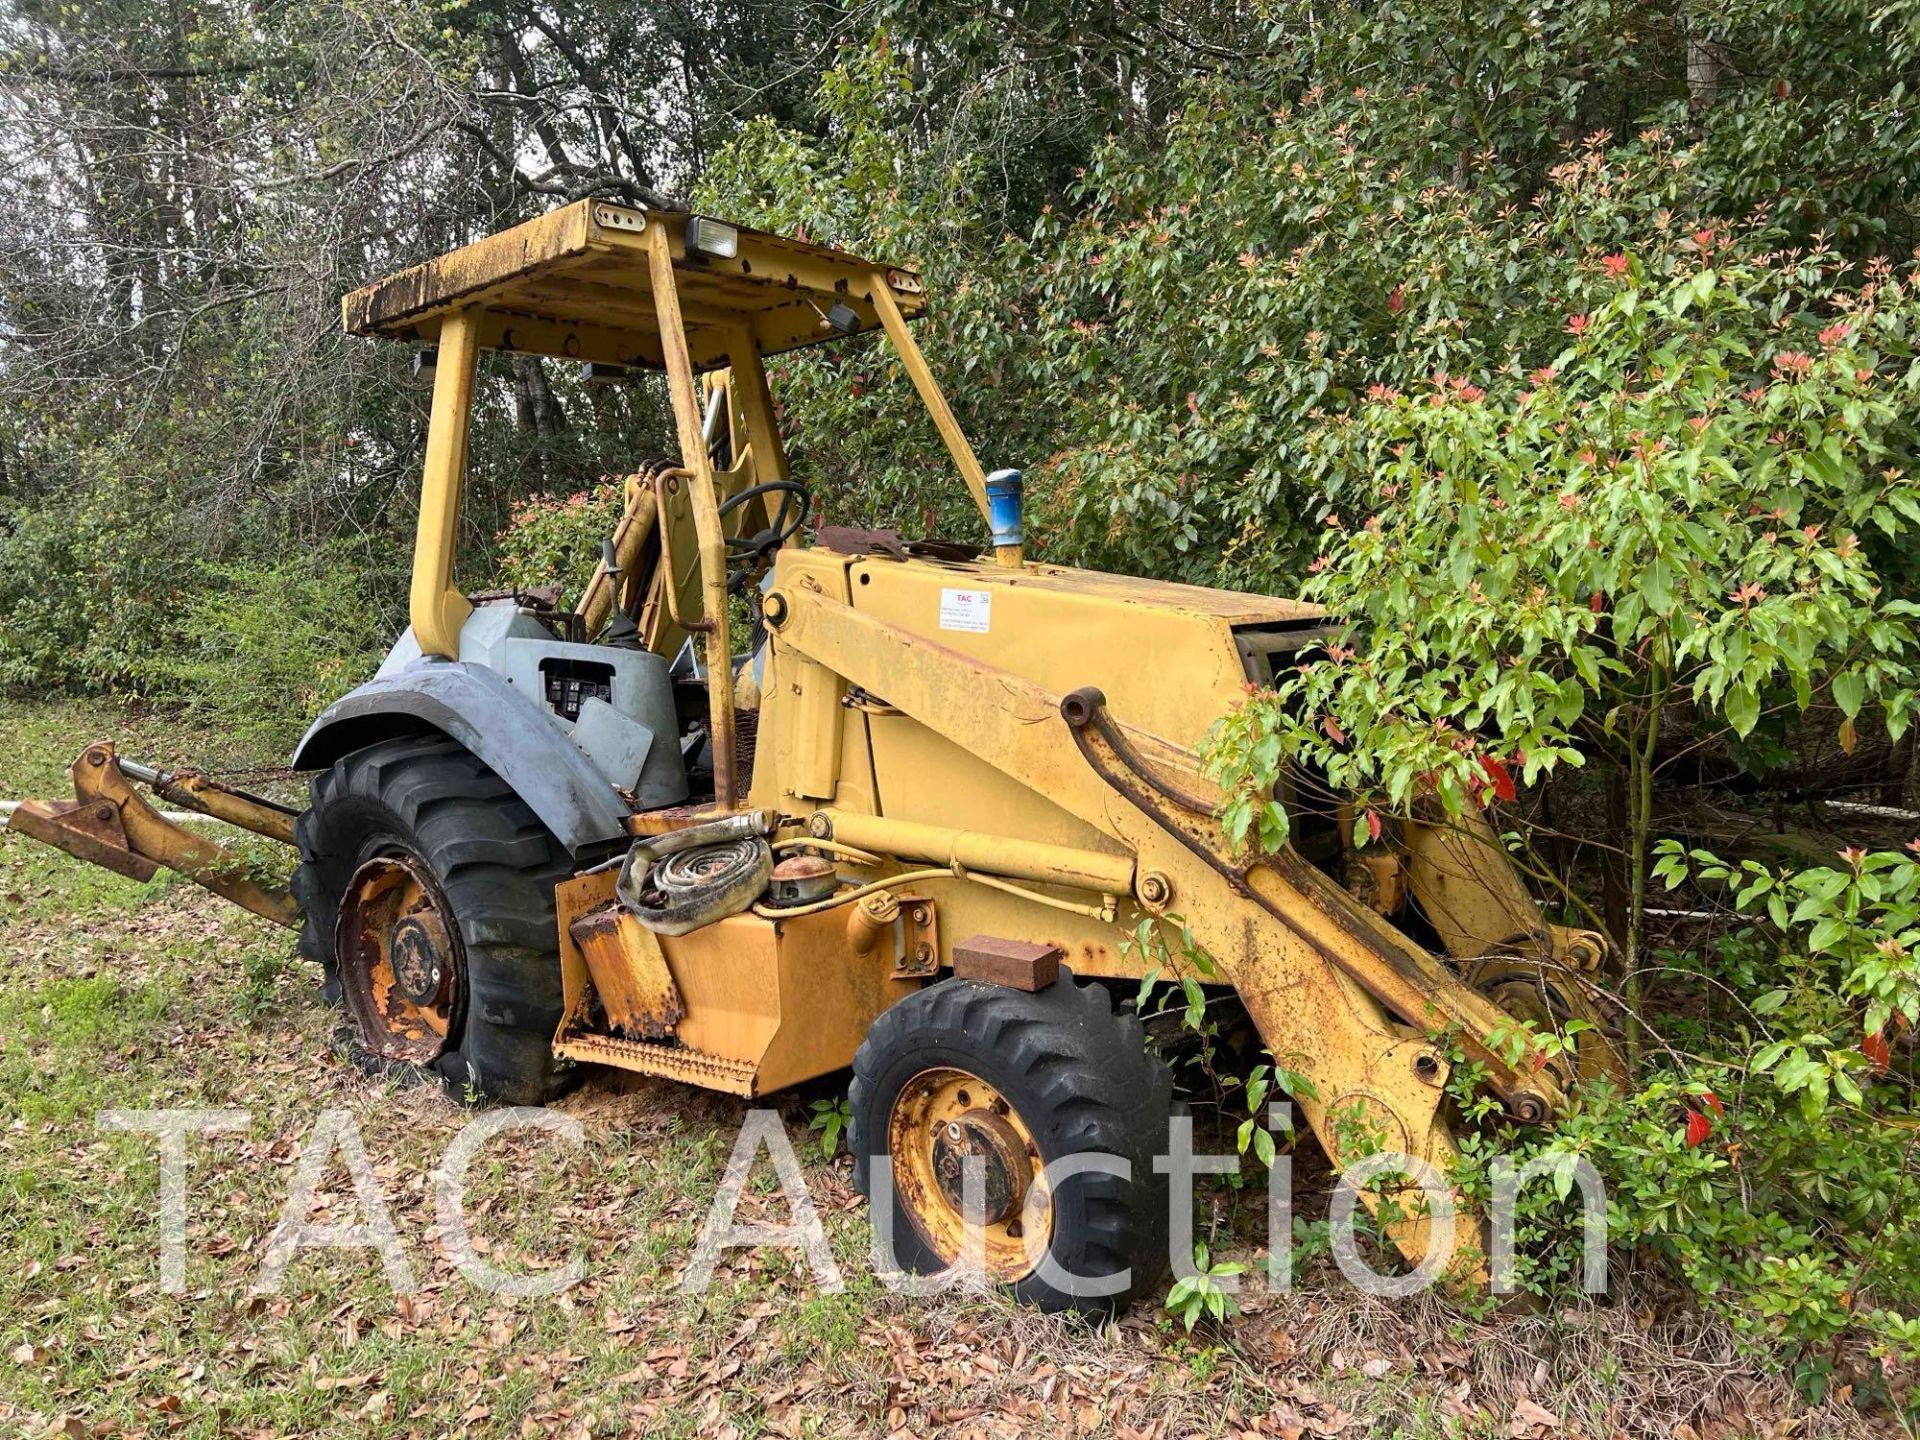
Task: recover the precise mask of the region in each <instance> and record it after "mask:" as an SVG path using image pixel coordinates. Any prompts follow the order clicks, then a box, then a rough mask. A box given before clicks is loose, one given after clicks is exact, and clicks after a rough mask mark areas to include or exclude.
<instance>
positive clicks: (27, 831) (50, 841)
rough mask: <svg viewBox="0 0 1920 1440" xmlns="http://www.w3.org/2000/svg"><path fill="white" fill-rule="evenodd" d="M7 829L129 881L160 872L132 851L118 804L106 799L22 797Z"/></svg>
mask: <svg viewBox="0 0 1920 1440" xmlns="http://www.w3.org/2000/svg"><path fill="white" fill-rule="evenodd" d="M7 828H8V829H9V830H18V831H19V832H20V833H21V834H22V835H30V836H32V837H33V838H34V839H35V840H38V841H39V842H40V843H41V844H43V845H51V846H53V847H54V849H56V850H64V851H66V852H67V854H69V855H71V856H73V857H74V858H75V859H76V860H85V861H86V862H87V863H88V864H89V865H99V866H101V867H102V868H104V869H107V870H111V871H113V872H114V873H115V874H116V875H125V876H126V877H127V878H128V879H129V880H151V879H152V878H153V877H154V876H155V875H157V874H159V873H160V866H159V865H158V864H157V863H155V862H154V861H152V860H149V859H147V858H146V857H145V856H144V855H136V854H134V853H133V842H132V841H130V840H129V839H128V838H127V828H126V826H124V825H122V824H121V823H120V809H119V807H118V806H117V805H112V804H109V803H107V802H106V801H94V800H22V801H21V802H20V808H19V809H17V810H15V811H14V812H13V814H12V816H11V817H10V818H9V819H8V820H7Z"/></svg>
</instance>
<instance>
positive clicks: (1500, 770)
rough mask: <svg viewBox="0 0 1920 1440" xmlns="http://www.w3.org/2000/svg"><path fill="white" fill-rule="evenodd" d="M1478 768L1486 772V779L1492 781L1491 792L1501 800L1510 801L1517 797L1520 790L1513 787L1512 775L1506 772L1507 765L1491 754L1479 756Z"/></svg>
mask: <svg viewBox="0 0 1920 1440" xmlns="http://www.w3.org/2000/svg"><path fill="white" fill-rule="evenodd" d="M1480 768H1481V769H1482V770H1484V771H1485V772H1486V775H1487V779H1488V780H1490V781H1492V782H1493V793H1494V794H1495V795H1498V796H1499V797H1500V798H1501V799H1502V800H1505V801H1507V802H1508V803H1512V802H1513V801H1514V800H1516V799H1518V798H1519V795H1520V792H1519V791H1518V790H1516V789H1514V788H1513V776H1512V775H1510V774H1508V773H1507V767H1506V766H1505V765H1504V764H1503V763H1502V762H1500V761H1498V760H1496V759H1494V758H1493V757H1492V756H1491V755H1482V756H1481V757H1480Z"/></svg>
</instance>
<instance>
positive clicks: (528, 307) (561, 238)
mask: <svg viewBox="0 0 1920 1440" xmlns="http://www.w3.org/2000/svg"><path fill="white" fill-rule="evenodd" d="M687 218H688V217H687V215H686V214H685V213H684V212H680V211H668V210H637V209H633V208H630V207H627V206H623V205H614V204H610V203H608V202H607V201H604V200H582V201H578V202H576V203H574V204H572V205H568V206H565V207H564V208H562V209H559V210H555V211H553V212H552V213H550V214H547V215H542V216H539V217H538V218H536V219H533V220H529V221H527V222H525V223H524V224H521V225H516V226H514V227H513V228H512V229H509V230H504V231H501V232H500V233H499V234H497V235H489V236H487V237H485V238H484V239H481V240H477V241H475V242H474V243H472V244H470V245H466V246H462V247H461V248H460V249H458V250H454V251H452V252H450V253H448V254H446V255H442V256H440V257H438V258H437V259H434V260H429V261H427V262H426V263H424V264H421V265H416V266H413V267H412V268H411V269H408V270H403V271H400V272H399V273H398V274H395V275H390V276H387V277H386V278H385V279H382V280H379V281H376V282H375V283H373V284H371V285H368V286H365V287H363V288H362V289H359V290H356V291H354V292H353V293H352V294H350V295H348V296H346V297H345V298H344V299H343V300H342V301H341V307H340V309H341V322H342V324H343V325H344V327H345V328H346V329H347V331H348V332H349V333H351V334H354V335H367V336H380V337H384V338H388V339H397V340H409V341H413V342H415V343H431V342H432V341H433V340H434V339H435V338H436V337H437V336H438V335H439V333H440V327H441V324H442V322H443V321H444V318H445V316H446V315H447V313H448V312H449V311H451V310H453V309H456V308H463V307H464V308H470V309H472V310H473V311H474V312H475V313H476V316H477V317H478V326H479V332H480V341H481V344H482V345H483V346H484V347H486V348H503V349H504V348H511V349H514V350H518V351H520V352H522V353H528V354H544V355H552V356H556V357H559V358H564V359H574V360H596V361H601V362H604V363H608V364H617V365H642V366H649V367H653V368H659V367H660V366H661V365H662V364H663V358H664V357H663V355H662V346H661V338H660V331H659V325H658V323H657V321H656V319H655V315H656V297H655V294H654V279H653V277H652V275H651V274H650V273H649V271H648V267H647V264H646V244H647V236H648V234H649V232H650V231H653V230H660V231H663V232H664V233H665V234H666V235H667V236H668V237H669V238H670V242H671V244H670V249H671V254H672V261H673V265H674V269H675V271H676V273H677V278H678V289H679V290H680V291H681V293H682V296H683V300H682V304H683V307H684V310H685V312H686V319H687V323H688V324H689V325H690V326H691V327H693V330H694V341H693V345H692V347H691V348H692V352H693V355H694V358H695V361H696V363H697V364H698V365H699V366H700V367H701V368H702V369H705V368H708V367H710V366H715V365H724V364H727V363H729V359H730V355H729V352H730V351H731V350H738V349H739V348H740V337H741V336H742V335H743V334H744V335H745V336H747V337H748V338H750V339H751V341H752V343H753V344H754V346H755V348H756V349H757V351H758V353H759V354H763V355H773V354H778V353H780V352H781V351H784V350H791V349H795V348H798V347H800V346H804V345H812V344H817V343H819V342H822V341H831V340H836V339H838V338H840V334H839V332H838V331H837V330H835V329H833V328H832V327H830V326H828V325H826V324H824V323H823V322H822V321H821V318H820V316H821V312H822V311H823V310H825V309H828V308H831V307H832V306H834V305H836V304H838V305H844V306H846V307H847V308H848V309H849V310H851V311H852V313H853V316H854V321H855V330H856V333H860V332H866V331H871V330H877V329H879V328H881V324H882V317H881V313H880V311H879V309H878V308H877V303H878V302H877V299H876V297H877V296H878V295H881V294H884V295H885V296H886V297H887V299H888V301H890V302H891V303H892V305H893V306H894V307H895V308H897V309H898V310H899V311H900V313H901V314H902V315H903V316H905V317H907V318H912V317H914V316H917V315H919V314H920V313H921V312H922V311H923V310H924V309H925V308H926V294H925V287H924V286H923V285H922V284H921V283H920V280H919V278H918V277H917V276H915V275H914V274H912V272H910V271H904V270H899V269H888V268H885V267H879V268H876V267H875V264H874V262H873V261H871V260H862V259H859V258H857V257H855V256H852V255H848V254H845V253H844V252H841V251H837V250H833V249H830V248H828V247H827V246H823V245H812V244H808V243H806V242H804V241H798V240H792V239H788V238H786V237H783V236H778V235H768V234H764V233H762V232H759V231H754V230H747V229H742V228H740V227H735V228H736V229H737V230H738V232H739V253H738V254H737V255H736V256H734V257H732V258H726V257H722V256H711V255H694V256H689V255H688V253H687V249H686V243H685V238H684V237H685V230H686V222H687ZM728 332H732V333H731V335H730V334H729V333H728Z"/></svg>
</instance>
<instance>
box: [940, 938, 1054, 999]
mask: <svg viewBox="0 0 1920 1440" xmlns="http://www.w3.org/2000/svg"><path fill="white" fill-rule="evenodd" d="M953 973H954V974H955V975H956V976H958V977H959V978H960V979H962V980H978V981H980V982H981V983H982V984H986V985H1004V986H1006V987H1008V988H1009V989H1012V990H1025V991H1026V992H1027V993H1028V994H1032V993H1034V992H1035V991H1038V990H1044V989H1046V988H1047V987H1048V986H1049V985H1051V984H1053V982H1054V981H1056V980H1058V979H1059V978H1060V947H1059V946H1058V945H1044V944H1037V943H1035V942H1034V941H1032V940H1009V939H1007V938H1006V937H1004V936H1000V935H975V936H973V937H972V938H971V939H967V940H961V941H958V942H956V943H955V945H954V947H953Z"/></svg>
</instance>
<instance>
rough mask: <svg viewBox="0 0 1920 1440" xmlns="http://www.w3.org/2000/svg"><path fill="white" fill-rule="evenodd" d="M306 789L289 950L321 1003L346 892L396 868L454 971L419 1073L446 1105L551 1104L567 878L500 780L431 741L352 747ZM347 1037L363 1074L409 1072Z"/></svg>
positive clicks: (560, 1076) (555, 1088)
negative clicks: (437, 914) (364, 878)
mask: <svg viewBox="0 0 1920 1440" xmlns="http://www.w3.org/2000/svg"><path fill="white" fill-rule="evenodd" d="M309 788H310V792H311V798H312V803H311V805H310V806H309V807H308V809H307V810H306V812H305V813H304V814H302V815H301V816H300V819H299V821H298V822H297V823H296V825H295V827H294V833H295V838H296V840H297V841H298V843H299V847H300V865H299V867H298V868H297V869H296V870H295V871H294V875H293V882H292V888H293V893H294V897H295V898H296V899H297V900H299V902H300V904H301V907H302V909H303V911H304V919H303V922H302V927H301V931H300V941H299V950H300V954H301V955H302V956H303V957H304V958H305V959H308V960H311V961H313V962H314V963H316V964H318V965H319V966H320V968H321V973H322V976H323V980H322V990H321V993H322V994H323V996H324V997H325V998H326V1000H327V1001H328V1002H329V1003H334V1004H337V1003H339V1001H340V999H341V996H342V983H341V981H342V977H341V974H340V970H339V957H338V955H337V953H336V949H337V947H336V937H335V930H336V927H337V924H338V921H339V916H340V911H341V903H342V900H343V897H344V896H345V894H346V892H347V888H348V882H349V881H350V880H351V879H352V877H353V875H354V873H355V872H356V871H357V870H358V869H359V868H360V867H361V865H362V864H364V863H365V862H366V861H368V860H370V859H373V858H375V857H378V856H392V857H396V858H400V859H405V860H410V861H411V862H413V864H415V865H416V866H418V867H419V868H420V869H421V870H424V871H425V872H427V874H428V875H429V876H430V877H431V879H432V881H433V882H434V883H435V885H436V886H437V888H438V891H439V894H440V895H441V896H443V897H444V903H445V906H446V909H447V912H448V916H449V918H450V920H451V926H450V928H451V930H452V931H453V932H454V938H455V940H456V942H457V944H456V950H457V952H458V963H459V965H460V967H461V971H462V973H461V975H460V977H459V985H458V991H457V993H458V996H459V1000H458V1005H457V1009H456V1010H455V1012H454V1013H453V1014H452V1016H451V1017H450V1021H451V1023H450V1026H449V1028H448V1032H447V1037H446V1045H445V1048H444V1049H443V1050H442V1051H441V1053H440V1054H439V1055H438V1056H437V1057H436V1058H435V1059H433V1060H432V1062H431V1068H432V1069H433V1070H434V1071H435V1072H437V1073H438V1074H439V1075H440V1077H441V1078H442V1079H443V1080H444V1081H445V1083H446V1084H447V1087H448V1089H449V1090H450V1091H452V1092H453V1093H454V1094H455V1095H456V1096H458V1097H464V1096H466V1095H467V1094H469V1093H471V1092H477V1093H478V1094H479V1095H482V1096H485V1097H486V1098H488V1099H491V1100H498V1101H502V1102H505V1103H508V1104H516V1105H531V1104H539V1103H541V1102H543V1101H545V1100H547V1099H550V1098H551V1097H552V1096H554V1095H556V1094H558V1093H559V1091H560V1090H561V1089H563V1088H564V1087H565V1084H566V1079H567V1075H566V1072H563V1070H562V1069H561V1068H560V1067H559V1065H558V1063H557V1062H556V1061H555V1059H554V1056H553V1051H552V1041H553V1033H554V1029H555V1027H556V1026H557V1025H558V1024H559V1022H560V1013H561V1008H562V997H561V982H560V954H559V950H560V942H559V922H558V919H557V917H556V913H555V908H554V886H555V885H557V884H558V883H559V882H560V881H561V880H564V879H565V878H566V877H567V876H568V875H569V874H571V873H572V871H573V864H572V861H571V858H570V857H569V856H568V854H567V851H566V849H565V848H564V847H563V846H562V845H561V844H560V842H559V841H558V840H556V839H555V838H554V837H553V835H552V834H551V833H550V832H549V831H548V830H547V829H546V827H545V826H544V825H542V824H541V823H540V821H539V819H538V818H537V817H536V816H535V815H534V813H533V812H532V811H531V810H529V809H528V808H527V806H526V805H525V804H524V803H523V802H522V801H521V800H520V798H519V797H518V796H517V795H515V794H514V793H513V790H512V789H511V788H510V787H509V786H508V785H507V783H506V782H505V781H504V780H502V779H501V778H500V777H499V776H497V775H495V774H494V773H493V772H492V771H491V770H489V769H488V768H487V767H486V766H485V765H484V764H482V763H481V762H480V760H479V759H478V758H476V757H475V756H474V755H472V754H471V753H470V752H468V751H467V750H465V749H463V748H462V747H461V746H459V745H457V744H455V743H454V742H452V741H450V740H447V739H445V738H443V737H441V736H438V735H428V736H407V737H403V738H400V739H395V740H388V741H383V742H381V743H380V744H377V745H371V746H368V747H367V748H365V749H363V750H356V751H354V752H353V753H352V754H350V755H347V756H345V757H344V758H342V759H341V760H339V761H338V762H336V763H335V764H334V766H333V767H332V768H331V769H330V770H327V771H325V772H324V773H322V774H320V775H318V776H316V777H314V778H313V780H312V781H311V782H310V786H309ZM353 1033H354V1035H355V1040H356V1044H355V1050H356V1054H357V1056H358V1057H359V1058H360V1059H361V1060H362V1062H363V1063H365V1064H367V1065H368V1066H369V1068H373V1069H385V1070H395V1069H398V1070H402V1071H404V1070H406V1069H408V1068H410V1067H409V1066H407V1065H405V1064H402V1063H396V1062H392V1061H388V1060H384V1059H382V1058H381V1057H380V1056H379V1055H377V1054H374V1053H373V1052H371V1051H370V1050H369V1049H368V1048H367V1046H366V1043H365V1039H366V1037H365V1036H364V1035H362V1034H361V1033H360V1032H359V1031H358V1030H357V1029H356V1030H355V1031H354V1032H353Z"/></svg>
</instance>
